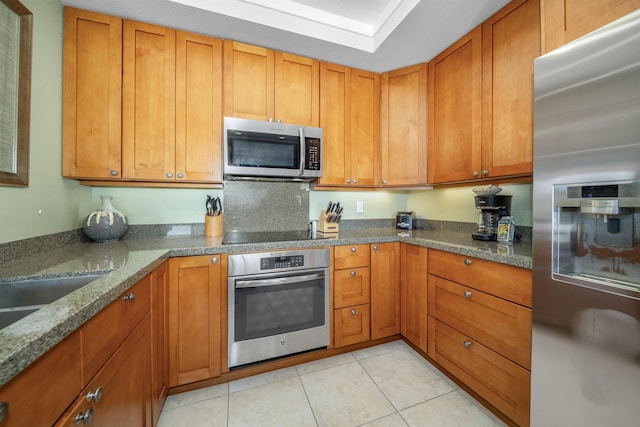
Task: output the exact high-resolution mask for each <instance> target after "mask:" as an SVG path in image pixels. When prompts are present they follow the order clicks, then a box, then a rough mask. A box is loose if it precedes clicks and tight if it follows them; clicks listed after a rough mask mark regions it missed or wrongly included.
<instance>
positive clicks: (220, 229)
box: [204, 214, 224, 237]
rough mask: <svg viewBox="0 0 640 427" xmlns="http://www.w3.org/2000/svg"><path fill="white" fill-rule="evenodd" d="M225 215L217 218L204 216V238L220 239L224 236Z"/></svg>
mask: <svg viewBox="0 0 640 427" xmlns="http://www.w3.org/2000/svg"><path fill="white" fill-rule="evenodd" d="M222 218H223V214H220V215H216V216H209V215H205V216H204V236H205V237H219V236H222V235H223V234H224V222H223V219H222Z"/></svg>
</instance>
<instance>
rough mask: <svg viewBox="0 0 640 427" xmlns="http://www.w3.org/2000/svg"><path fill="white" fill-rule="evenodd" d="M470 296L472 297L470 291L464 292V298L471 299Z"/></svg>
mask: <svg viewBox="0 0 640 427" xmlns="http://www.w3.org/2000/svg"><path fill="white" fill-rule="evenodd" d="M471 295H472V293H471V291H464V297H465V298H471Z"/></svg>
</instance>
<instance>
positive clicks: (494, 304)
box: [427, 275, 531, 369]
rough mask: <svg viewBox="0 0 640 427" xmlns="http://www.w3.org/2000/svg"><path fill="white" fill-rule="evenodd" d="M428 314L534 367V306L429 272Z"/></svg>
mask: <svg viewBox="0 0 640 427" xmlns="http://www.w3.org/2000/svg"><path fill="white" fill-rule="evenodd" d="M427 302H428V311H427V312H428V313H429V315H431V316H433V317H435V318H436V319H438V320H440V321H442V322H444V323H446V324H447V325H449V326H451V327H453V328H455V329H457V330H458V331H460V332H462V333H464V334H466V335H468V336H470V337H473V338H474V339H475V340H477V341H479V342H481V343H482V344H483V345H485V346H487V347H489V348H490V349H492V350H494V351H496V352H497V353H500V354H501V355H503V356H505V357H507V358H509V359H511V360H513V361H514V362H516V363H518V364H519V365H521V366H523V367H525V368H527V369H531V309H530V308H526V307H523V306H521V305H518V304H514V303H512V302H509V301H505V300H503V299H501V298H497V297H494V296H493V295H490V294H487V293H485V292H482V291H478V290H476V289H472V288H469V287H466V286H462V285H459V284H457V283H454V282H450V281H448V280H445V279H442V278H440V277H437V276H433V275H429V284H428V296H427Z"/></svg>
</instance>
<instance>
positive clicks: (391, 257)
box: [370, 242, 401, 340]
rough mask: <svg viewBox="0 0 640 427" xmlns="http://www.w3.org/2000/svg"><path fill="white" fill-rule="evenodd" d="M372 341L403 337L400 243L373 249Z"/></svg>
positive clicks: (381, 244) (385, 244) (375, 245)
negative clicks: (401, 326) (401, 325)
mask: <svg viewBox="0 0 640 427" xmlns="http://www.w3.org/2000/svg"><path fill="white" fill-rule="evenodd" d="M370 269H371V339H373V340H376V339H378V338H384V337H388V336H391V335H397V334H399V333H400V305H401V302H400V242H392V243H377V244H372V245H371V267H370Z"/></svg>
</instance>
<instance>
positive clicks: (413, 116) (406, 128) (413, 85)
mask: <svg viewBox="0 0 640 427" xmlns="http://www.w3.org/2000/svg"><path fill="white" fill-rule="evenodd" d="M381 80H382V82H381V97H380V115H381V116H380V117H381V118H380V129H381V132H380V142H381V147H382V151H381V159H380V160H381V173H382V185H389V186H393V185H420V184H426V183H427V64H426V63H424V64H418V65H414V66H411V67H406V68H402V69H399V70H395V71H390V72H388V73H384V74H382V79H381Z"/></svg>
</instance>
